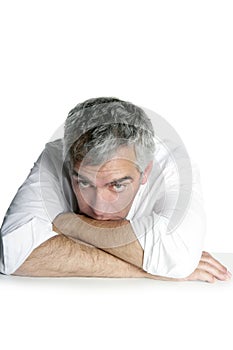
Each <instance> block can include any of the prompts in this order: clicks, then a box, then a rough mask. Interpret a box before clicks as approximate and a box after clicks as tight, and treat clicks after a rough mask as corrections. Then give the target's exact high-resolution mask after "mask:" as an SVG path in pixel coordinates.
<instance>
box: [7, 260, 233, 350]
mask: <svg viewBox="0 0 233 350" xmlns="http://www.w3.org/2000/svg"><path fill="white" fill-rule="evenodd" d="M212 254H213V256H214V257H216V258H217V259H218V260H220V261H221V262H222V263H223V264H224V265H225V266H227V267H228V269H229V270H230V271H231V272H233V254H229V253H224V254H223V253H222V254H221V253H212ZM0 296H1V318H0V329H1V331H0V332H1V333H0V334H1V344H4V345H5V347H2V349H13V347H16V348H17V349H24V350H26V349H33V350H34V349H41V348H42V347H43V348H46V349H47V348H54V349H55V348H56V349H80V350H81V349H93V348H94V349H120V348H122V349H134V348H136V349H137V348H138V349H139V348H142V347H143V348H144V349H146V348H148V349H149V348H152V349H171V347H173V348H174V349H176V347H177V349H195V350H196V349H211V347H212V346H213V347H214V348H215V349H218V348H219V349H220V348H221V349H224V350H226V349H233V337H232V332H233V331H232V329H233V327H232V321H231V317H232V315H233V301H232V296H233V279H231V280H230V281H227V282H220V281H217V282H216V283H214V284H209V283H205V282H198V281H195V282H165V281H154V280H149V279H136V278H134V279H102V278H24V277H16V276H4V275H0Z"/></svg>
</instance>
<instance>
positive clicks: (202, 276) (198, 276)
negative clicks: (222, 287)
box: [186, 269, 216, 283]
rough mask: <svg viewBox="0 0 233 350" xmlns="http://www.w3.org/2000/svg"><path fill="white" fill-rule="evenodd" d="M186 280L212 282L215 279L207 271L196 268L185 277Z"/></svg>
mask: <svg viewBox="0 0 233 350" xmlns="http://www.w3.org/2000/svg"><path fill="white" fill-rule="evenodd" d="M186 280H187V281H197V280H199V281H204V282H209V283H214V282H215V281H216V279H215V277H214V276H213V275H212V274H211V273H210V272H208V271H205V270H201V269H196V270H195V271H194V272H193V273H192V274H191V275H190V276H188V277H186Z"/></svg>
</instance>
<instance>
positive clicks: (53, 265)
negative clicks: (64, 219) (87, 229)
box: [14, 235, 150, 277]
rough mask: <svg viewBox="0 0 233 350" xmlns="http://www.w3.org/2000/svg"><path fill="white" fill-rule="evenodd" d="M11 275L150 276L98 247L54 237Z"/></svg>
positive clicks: (64, 237) (61, 236)
mask: <svg viewBox="0 0 233 350" xmlns="http://www.w3.org/2000/svg"><path fill="white" fill-rule="evenodd" d="M14 275H19V276H32V277H36V276H37V277H66V276H68V277H71V276H77V277H150V276H149V275H148V276H147V274H146V272H145V271H143V270H141V269H140V268H137V267H135V266H133V265H131V264H129V263H127V262H125V261H123V260H121V259H118V258H116V257H114V256H112V255H110V254H108V253H106V252H104V251H102V250H100V249H97V248H95V247H91V246H88V245H85V244H83V243H81V242H74V241H73V240H71V239H69V238H68V237H66V236H64V235H59V236H55V237H53V238H51V239H49V240H48V241H46V242H44V243H43V244H42V245H40V246H39V247H38V248H36V249H35V250H34V251H33V252H32V253H31V255H30V256H29V257H28V259H27V260H26V261H25V262H24V264H22V265H21V267H20V268H19V269H18V270H16V271H15V273H14Z"/></svg>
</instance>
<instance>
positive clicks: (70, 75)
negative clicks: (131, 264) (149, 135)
mask: <svg viewBox="0 0 233 350" xmlns="http://www.w3.org/2000/svg"><path fill="white" fill-rule="evenodd" d="M0 4H1V5H0V33H1V55H0V59H1V65H0V70H1V71H0V88H1V91H0V96H1V103H0V116H1V122H0V125H1V129H0V130H1V137H0V157H1V158H0V160H1V181H0V195H1V201H0V218H1V219H2V218H3V215H4V214H5V211H6V210H7V208H8V206H9V204H10V201H11V199H12V198H13V196H14V194H15V192H16V190H17V189H18V187H19V186H20V185H21V183H22V182H23V181H24V179H25V177H26V176H27V174H28V172H29V170H30V168H31V167H32V166H33V162H34V161H35V160H36V159H37V157H38V155H39V154H40V152H41V150H42V149H43V147H44V144H45V143H46V142H47V141H48V140H49V139H50V137H51V136H52V134H53V133H54V131H55V130H56V129H57V127H59V126H60V125H61V124H62V123H63V121H64V119H65V118H66V116H67V113H68V111H69V110H70V109H71V108H72V107H74V106H75V105H76V104H77V103H79V102H82V101H83V100H85V99H88V98H90V97H97V96H115V97H119V98H121V99H125V100H128V101H131V102H133V103H135V104H138V105H140V106H144V107H146V108H148V109H151V110H153V111H155V112H157V113H158V114H160V115H161V116H162V117H163V118H165V119H166V120H167V121H168V122H169V123H170V124H171V125H172V126H173V127H174V128H175V129H176V131H177V132H178V134H179V135H180V137H181V138H182V139H183V141H184V143H185V145H186V147H187V149H188V151H189V154H190V156H191V157H193V158H195V160H196V162H197V163H198V164H199V167H200V172H201V180H202V187H203V193H204V199H205V209H206V213H207V222H208V231H207V238H206V242H205V248H206V250H208V251H214V252H231V253H232V252H233V238H232V197H233V181H232V179H233V166H232V149H233V140H232V116H233V104H232V96H233V64H232V62H233V49H232V45H233V44H232V42H233V40H232V39H233V38H232V36H233V21H232V18H233V10H232V1H224V0H222V1H215V0H212V1H206V0H201V1H200V0H196V1H187V0H186V1H185V0H184V1H180V0H179V1H166V0H164V1H148V0H144V1H136V0H134V1H127V0H124V1H122V0H118V1H103V0H99V1H90V0H85V1H69V0H66V1H59V0H57V1H49V0H47V1H42V0H41V1H25V0H21V1H10V0H9V1H2V2H1V3H0ZM38 286H39V283H37V285H36V288H37V287H38ZM21 287H22V285H21ZM18 290H19V291H21V292H20V293H19V295H20V299H19V300H18V299H17V300H16V299H15V296H14V295H13V294H12V300H14V302H13V310H14V309H15V307H16V305H18V302H20V303H21V302H23V303H27V304H29V307H30V308H31V309H30V310H31V313H30V315H29V318H31V317H32V315H33V311H32V310H33V307H35V300H33V296H31V299H30V298H29V299H28V297H27V296H28V294H27V293H26V299H25V297H24V292H23V291H22V290H21V289H20V288H19V289H18ZM53 292H54V290H53ZM55 294H56V293H55ZM84 294H85V293H84ZM41 295H42V299H43V298H44V299H43V300H45V305H46V310H47V311H48V310H49V305H50V304H49V303H50V301H49V300H51V298H52V296H51V291H50V293H49V295H50V299H48V298H46V295H44V294H43V291H42V293H41ZM80 295H81V296H82V293H81V294H79V298H78V303H79V305H80V304H81V305H82V309H81V310H82V313H81V315H80V314H79V313H78V308H77V300H73V301H72V302H71V301H69V303H68V307H71V306H72V305H76V309H75V313H76V312H77V315H74V316H75V317H76V318H77V319H78V322H79V323H78V329H77V334H75V328H73V327H72V328H71V329H72V335H73V337H74V339H77V344H76V345H77V348H78V349H82V348H85V346H84V345H82V346H80V343H79V337H80V324H81V323H80V322H81V319H82V318H83V317H84V319H85V327H86V328H85V330H86V333H85V332H84V334H85V335H87V336H88V334H89V335H90V339H92V338H91V337H92V334H94V335H95V337H96V336H97V332H96V331H95V330H96V329H98V330H100V329H102V328H101V322H100V323H99V321H98V320H99V319H101V317H106V320H105V321H107V322H110V323H108V332H109V331H110V329H111V330H112V328H109V327H110V324H111V323H112V325H113V327H114V331H113V330H112V332H113V333H111V332H110V333H111V334H112V335H114V334H116V338H117V339H118V342H117V343H115V345H116V344H117V348H119V347H120V343H119V339H120V338H119V336H120V335H121V334H120V330H122V328H121V327H120V326H119V324H120V322H121V319H119V317H120V315H121V312H120V309H117V310H116V306H115V309H114V310H115V312H116V313H117V315H116V317H117V321H116V319H115V318H114V317H113V316H112V315H111V312H110V311H109V310H111V300H110V299H111V298H110V297H108V298H107V300H108V303H109V304H108V311H109V313H107V314H106V313H105V314H104V316H103V314H102V311H101V310H102V309H101V307H100V305H102V304H98V300H97V299H98V298H99V297H100V298H101V293H99V294H98V293H97V295H98V298H97V297H96V298H94V300H95V303H94V302H92V303H91V304H90V305H91V309H92V312H91V311H90V310H89V309H88V301H87V300H88V296H87V295H84V300H85V303H84V304H85V305H87V314H86V313H85V307H84V304H82V300H80ZM104 295H105V297H106V293H105V294H104ZM10 297H11V296H9V298H10ZM36 297H38V294H36ZM60 297H61V295H60V294H57V297H56V298H55V299H53V300H56V301H58V300H60ZM91 297H92V298H93V295H92V296H90V298H91ZM113 297H115V294H114V295H113ZM166 297H167V295H166ZM85 298H86V299H85ZM103 298H104V297H102V299H101V303H103V302H104V299H103ZM127 298H128V299H127V300H128V301H129V296H128V295H127ZM123 300H124V295H121V298H120V302H121V305H123V308H124V310H125V312H127V307H126V304H125V303H124V301H123ZM130 300H131V302H132V299H130ZM92 301H93V299H92ZM6 302H7V305H8V304H10V303H11V301H10V299H8V300H7V301H6ZM73 303H74V304H73ZM113 303H114V299H113ZM94 304H95V305H96V304H98V305H99V306H98V307H97V308H95V307H94ZM39 305H40V304H39ZM62 305H63V306H62V307H61V315H60V314H59V305H57V307H55V304H53V307H54V308H53V309H52V312H53V313H54V310H56V312H57V313H56V312H55V317H56V320H59V317H61V319H60V321H61V323H59V322H58V321H57V322H58V323H56V331H57V332H58V334H59V333H60V332H62V329H64V322H65V323H66V325H67V322H68V319H69V316H68V315H67V314H66V313H65V316H64V310H65V306H64V305H65V304H64V303H63V304H62ZM114 305H115V304H114ZM130 305H131V304H130ZM133 305H137V303H136V300H135V299H133V302H132V305H131V307H132V310H134V311H133V312H134V313H135V315H134V313H133V315H132V317H133V318H134V323H133V325H134V326H135V327H136V326H137V325H138V329H134V332H133V333H134V336H135V334H136V335H138V334H140V330H142V325H143V324H145V322H149V318H150V313H148V315H146V314H144V313H143V314H142V313H141V314H140V312H139V313H137V311H136V310H135V309H133ZM149 305H150V304H147V305H146V308H149ZM21 306H22V304H21ZM170 306H171V305H170V304H169V307H170ZM105 307H106V305H105ZM119 307H120V306H119ZM135 307H138V308H139V311H140V310H141V308H143V307H142V306H140V305H139V306H135ZM16 309H17V307H16ZM23 309H24V308H23V306H22V310H23ZM178 309H179V308H178V307H177V310H173V311H175V312H178ZM22 310H21V309H20V310H19V312H20V314H21V313H22ZM104 310H105V309H104ZM124 310H122V315H123V318H124V317H126V316H125V314H124ZM132 310H131V309H130V310H129V311H130V312H131V313H132ZM161 310H163V308H162V306H161V307H160V308H159V317H160V318H161V313H162V311H161ZM37 311H38V310H37ZM170 311H171V309H167V310H166V313H167V314H169V312H170ZM197 312H198V311H197ZM200 312H201V311H200ZM207 312H211V307H210V306H209V309H208V310H207ZM93 313H94V320H95V322H94V323H93ZM84 314H85V316H84ZM12 315H13V314H12ZM41 315H42V313H39V318H36V319H37V321H36V323H35V325H36V328H37V330H38V334H39V335H40V334H41V333H40V329H38V328H39V327H38V325H39V324H41V323H43V320H42V319H41V318H42V316H41ZM87 315H89V317H90V318H88V316H87ZM101 315H102V316H101ZM80 316H81V318H80ZM152 316H153V317H155V318H156V314H155V312H154V314H153V315H152ZM12 317H13V316H12ZM25 317H26V316H25ZM44 317H45V318H46V313H44ZM99 317H100V318H99ZM127 317H128V316H127ZM137 317H138V319H137ZM147 317H148V319H147ZM64 318H65V319H64ZM76 318H75V319H76ZM142 318H144V319H142ZM145 318H146V320H145ZM118 319H119V321H118ZM169 319H170V320H171V319H172V322H173V326H174V323H175V322H176V318H175V317H174V314H173V315H172V318H169V316H168V318H167V320H168V321H167V322H168V323H166V322H165V321H166V319H164V320H163V321H164V322H165V324H166V325H165V326H164V327H165V328H163V331H162V333H160V340H161V339H162V338H163V337H164V338H166V336H167V335H169V334H167V332H166V326H167V325H168V324H169ZM17 320H18V321H17V325H18V326H19V324H20V323H21V321H20V318H19V319H17ZM27 320H28V318H27ZM49 320H50V319H49ZM127 320H128V319H127ZM195 320H196V321H197V320H198V314H197V315H196V318H195ZM8 321H9V324H11V322H10V321H11V319H9V320H8ZM137 321H138V323H137ZM157 321H158V319H157ZM196 321H195V322H196ZM24 322H26V326H27V327H28V324H27V321H26V320H24ZM32 322H35V319H34V321H32ZM47 322H48V319H47ZM118 322H119V323H118ZM197 322H198V321H197ZM213 322H214V321H213ZM51 323H52V322H51ZM51 323H50V322H48V327H49V325H50V326H51ZM129 323H130V320H129ZM17 325H16V327H18V326H17ZM46 325H47V323H46ZM117 325H118V328H117ZM124 325H125V327H126V328H127V322H126V319H125V318H124ZM211 325H212V324H211ZM59 326H60V327H59ZM90 326H92V331H90V333H88V332H87V330H88V327H90ZM170 326H171V328H170V331H169V332H170V334H172V336H173V337H174V336H175V334H176V335H177V334H178V333H177V332H178V329H179V328H177V329H176V328H175V329H176V331H177V332H176V331H175V333H174V328H173V326H172V325H170ZM186 326H187V324H186ZM191 326H192V327H194V324H192V325H191ZM203 326H204V323H203ZM9 327H10V326H9ZM22 327H23V326H22ZM27 327H26V328H27ZM31 327H33V326H32V325H31ZM95 327H97V328H95ZM177 327H178V326H177ZM187 327H188V326H187ZM103 328H104V323H103ZM126 328H124V332H125V333H127V331H126ZM30 329H31V328H30ZM46 329H47V328H46ZM67 329H68V328H67ZM8 330H9V332H10V333H9V334H11V332H13V333H16V334H18V333H17V332H16V330H15V329H11V328H9V329H8ZM20 330H21V331H20V334H21V335H22V330H23V329H20ZM31 330H32V329H31ZM129 330H130V332H131V333H132V329H129ZM143 330H144V331H145V337H146V334H147V332H146V328H145V329H144V328H143ZM160 330H161V329H160ZM171 330H173V331H172V333H171ZM83 331H84V330H83V329H82V327H81V332H83ZM154 331H155V341H156V337H158V334H156V327H155V329H154ZM181 331H182V330H181ZM186 331H187V329H186ZM214 331H217V327H216V329H215V328H214ZM47 332H48V334H49V330H48V329H47ZM52 332H55V329H52ZM91 332H94V333H91ZM118 332H119V333H118ZM124 332H123V333H124ZM151 332H152V333H153V327H150V336H151ZM169 332H168V333H169ZM189 332H190V334H189V333H188V336H187V341H188V340H189V338H192V337H191V334H192V331H191V330H190V329H189ZM203 332H204V331H203ZM25 333H26V334H27V329H25ZM125 333H124V335H125ZM48 334H47V333H46V332H45V335H48ZM141 334H144V333H141ZM161 334H162V335H161ZM203 334H204V333H203ZM203 334H202V336H203ZM34 335H35V334H34ZM54 335H55V334H54ZM67 335H68V334H67ZM186 335H187V332H186ZM189 335H190V337H189ZM18 336H19V335H18ZM98 336H99V340H102V339H105V338H104V333H103V334H100V333H99V332H98ZM197 336H198V335H197ZM222 336H223V338H224V334H222ZM76 337H77V338H76ZM212 337H213V333H211V339H213V338H212ZM20 339H21V338H20ZM56 339H57V338H56ZM65 339H66V338H64V339H63V340H64V342H65ZM90 339H89V341H90ZM140 339H141V338H140ZM142 339H143V338H142ZM171 339H172V337H171ZM177 339H178V338H177ZM182 339H185V340H186V338H182ZM92 340H93V339H92ZM15 341H16V343H17V339H15ZM122 341H123V340H122ZM171 341H172V340H171ZM190 341H191V343H192V341H193V339H190ZM113 342H114V340H113ZM142 343H143V341H142ZM61 344H62V345H61ZM93 344H94V340H93ZM127 344H128V346H129V344H130V342H128V343H127ZM133 344H135V346H136V344H137V342H134V343H133ZM171 344H172V343H171ZM193 344H194V343H193ZM206 344H208V343H207V342H206ZM58 345H59V343H58ZM63 345H64V346H65V343H64V344H63V343H60V346H62V347H63ZM105 345H106V344H105ZM107 345H108V346H109V348H111V344H110V343H107ZM107 345H106V346H107ZM138 345H142V344H141V343H140V342H139V343H138ZM196 345H197V344H196V343H195V348H197V347H196ZM31 346H32V348H33V343H31ZM93 346H94V345H93ZM62 347H61V348H62ZM189 347H190V345H189ZM63 348H64V347H63ZM74 348H76V347H74ZM87 348H88V347H87ZM106 348H107V347H106ZM112 348H114V347H113V346H112ZM123 348H124V347H123ZM160 348H161V349H162V347H161V346H160Z"/></svg>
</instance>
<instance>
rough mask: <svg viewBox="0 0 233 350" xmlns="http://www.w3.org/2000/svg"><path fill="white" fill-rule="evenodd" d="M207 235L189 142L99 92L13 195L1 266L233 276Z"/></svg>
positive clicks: (29, 271) (38, 271)
mask: <svg viewBox="0 0 233 350" xmlns="http://www.w3.org/2000/svg"><path fill="white" fill-rule="evenodd" d="M168 141H169V140H168ZM179 162H180V166H178V163H179ZM184 174H185V176H184ZM204 233H205V215H204V211H203V208H202V201H201V190H200V184H199V179H198V171H197V169H196V167H195V166H194V165H193V164H191V163H190V162H189V158H188V156H187V154H186V153H185V152H184V148H183V147H180V145H177V144H176V143H169V142H162V141H161V140H159V138H156V130H155V132H154V128H153V126H152V123H151V120H150V118H149V117H148V115H147V114H146V112H145V111H144V110H143V109H142V108H139V107H137V106H135V105H134V104H132V103H129V102H125V101H122V100H119V99H117V98H108V97H103V98H94V99H90V100H87V101H85V102H83V103H80V104H78V105H77V106H76V107H75V108H74V109H72V110H71V111H70V113H69V115H68V117H67V119H66V122H65V127H64V136H63V138H62V139H57V140H55V141H52V142H49V143H47V144H46V146H45V149H44V151H43V152H42V154H41V155H40V157H39V159H38V160H37V162H36V163H35V165H34V167H33V169H32V170H31V172H30V174H29V176H28V178H27V179H26V181H25V182H24V183H23V185H22V186H21V187H20V188H19V190H18V192H17V194H16V196H15V198H14V199H13V201H12V203H11V205H10V207H9V209H8V211H7V213H6V216H5V219H4V221H3V225H2V228H1V239H2V243H1V244H2V248H1V250H2V256H1V272H2V273H4V274H14V275H20V276H62V277H65V276H88V277H91V276H93V277H148V278H152V279H163V280H203V281H208V282H214V281H215V280H216V279H219V280H227V279H229V278H230V277H231V274H230V272H228V271H227V269H226V267H224V266H223V265H222V264H221V263H220V262H218V261H216V260H215V259H214V258H213V257H212V256H211V255H210V254H208V253H207V252H202V247H203V237H204Z"/></svg>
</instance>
